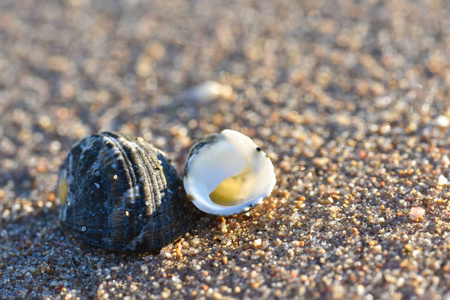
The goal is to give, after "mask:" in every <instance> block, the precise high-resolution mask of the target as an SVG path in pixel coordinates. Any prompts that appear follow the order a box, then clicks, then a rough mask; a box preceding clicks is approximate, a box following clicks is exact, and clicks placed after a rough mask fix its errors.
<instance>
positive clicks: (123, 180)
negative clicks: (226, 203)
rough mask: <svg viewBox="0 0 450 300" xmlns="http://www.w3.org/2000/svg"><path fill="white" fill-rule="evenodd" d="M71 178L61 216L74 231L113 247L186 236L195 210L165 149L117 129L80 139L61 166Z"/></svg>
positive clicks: (144, 246) (139, 246) (145, 246)
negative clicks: (114, 131)
mask: <svg viewBox="0 0 450 300" xmlns="http://www.w3.org/2000/svg"><path fill="white" fill-rule="evenodd" d="M63 179H64V180H65V181H66V183H67V187H68V190H67V197H66V201H65V202H66V203H65V205H63V206H62V208H61V211H60V221H61V223H62V225H63V226H64V227H66V228H67V229H68V230H69V231H70V232H71V233H72V234H73V235H74V236H75V237H77V238H79V239H80V240H82V241H84V242H85V243H87V244H90V245H94V246H97V247H101V248H104V249H108V250H114V251H124V252H143V251H152V250H157V249H159V248H161V247H163V246H164V245H166V244H168V243H170V242H173V241H175V240H177V239H178V238H180V237H181V236H183V235H184V234H185V233H186V232H187V230H189V229H190V228H191V226H192V224H193V223H194V220H195V217H196V210H195V208H194V207H193V205H192V204H191V203H190V201H189V200H187V198H186V195H185V192H184V190H183V187H182V182H181V180H180V179H179V177H178V175H177V173H176V170H175V169H174V168H173V167H172V166H171V164H170V162H169V161H168V160H167V158H166V157H165V155H164V154H163V153H162V152H161V151H159V150H158V149H156V148H155V147H153V146H152V145H151V144H148V143H146V142H145V141H143V140H142V139H134V138H129V137H126V136H123V135H120V134H117V133H113V132H103V133H100V134H96V135H92V136H89V137H87V138H85V139H83V140H81V141H80V142H79V143H77V144H75V145H74V146H73V147H72V149H71V150H70V151H69V153H68V155H67V157H66V159H65V160H64V162H63V165H62V166H61V171H60V179H59V180H60V182H61V180H63Z"/></svg>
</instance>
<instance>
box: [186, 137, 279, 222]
mask: <svg viewBox="0 0 450 300" xmlns="http://www.w3.org/2000/svg"><path fill="white" fill-rule="evenodd" d="M183 182H184V188H185V190H186V193H187V194H188V196H189V197H190V198H191V200H192V202H193V203H194V205H195V206H197V208H198V209H200V210H202V211H204V212H206V213H209V214H214V215H223V216H226V215H232V214H238V213H241V212H245V211H248V210H249V209H251V208H252V207H254V206H255V205H256V204H259V203H261V202H262V201H263V199H264V198H266V197H267V196H269V195H270V193H271V192H272V190H273V188H274V186H275V183H276V179H275V172H274V167H273V165H272V162H271V161H270V159H269V158H268V157H267V156H266V154H265V153H264V152H263V151H262V150H261V149H260V148H259V147H258V146H257V145H256V144H255V143H254V142H253V141H252V140H251V139H250V138H249V137H247V136H245V135H243V134H241V133H239V132H237V131H234V130H229V129H226V130H224V131H222V132H221V133H220V134H217V133H216V134H211V135H208V136H206V137H204V138H203V139H200V140H198V141H196V142H195V143H194V145H193V146H192V148H191V150H190V152H189V155H188V158H187V161H186V166H185V176H184V180H183Z"/></svg>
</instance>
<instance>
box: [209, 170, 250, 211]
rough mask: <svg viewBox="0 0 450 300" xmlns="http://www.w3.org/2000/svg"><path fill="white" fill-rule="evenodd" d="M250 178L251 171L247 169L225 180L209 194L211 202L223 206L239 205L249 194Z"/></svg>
mask: <svg viewBox="0 0 450 300" xmlns="http://www.w3.org/2000/svg"><path fill="white" fill-rule="evenodd" d="M250 176H251V170H250V168H247V169H245V170H244V171H243V172H241V173H240V174H239V175H236V176H233V177H229V178H227V179H225V180H224V181H222V182H221V183H220V184H219V186H217V188H216V189H215V190H214V191H212V193H211V194H209V197H210V198H211V201H212V202H214V203H216V204H219V205H224V206H231V205H236V204H239V203H240V202H241V201H243V200H244V199H245V198H246V197H247V196H248V194H249V187H248V186H249V180H248V179H249V177H250Z"/></svg>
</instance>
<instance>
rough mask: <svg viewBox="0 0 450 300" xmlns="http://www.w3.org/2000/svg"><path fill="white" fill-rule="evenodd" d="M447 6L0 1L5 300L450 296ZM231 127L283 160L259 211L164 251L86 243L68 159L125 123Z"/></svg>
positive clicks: (179, 154)
mask: <svg viewBox="0 0 450 300" xmlns="http://www.w3.org/2000/svg"><path fill="white" fill-rule="evenodd" d="M449 14H450V6H449V4H448V2H446V1H438V0H437V1H425V0H423V1H422V0H421V1H399V0H391V1H376V0H375V1H374V0H362V1H356V0H345V1H287V0H285V1H271V0H262V1H218V0H203V1H163V0H157V1H139V0H129V1H120V2H119V1H104V0H102V1H88V0H70V1H32V0H29V1H28V0H27V1H13V0H6V1H1V2H0V124H1V126H0V216H1V219H0V220H1V221H0V257H1V258H0V298H1V299H92V298H96V299H161V298H162V299H450V288H449V286H450V260H449V259H450V254H449V253H450V206H449V201H450V185H449V181H450V159H449V156H450V127H449V126H450V124H449V123H450V121H449V120H450V94H449V85H450V63H449V54H450V48H449V45H450V22H449V18H448V16H449ZM225 128H231V129H234V130H238V131H240V132H242V133H244V134H246V135H248V136H250V137H252V138H253V139H254V140H255V142H256V143H257V144H258V145H259V146H260V147H261V148H263V149H264V151H266V152H267V153H268V155H269V157H270V158H271V159H272V161H273V163H274V165H275V170H276V175H277V186H276V188H275V190H274V192H273V193H272V195H271V196H270V197H269V198H267V199H266V200H265V202H264V203H263V204H261V205H260V206H258V207H257V208H255V209H254V210H252V211H250V212H248V213H245V214H242V215H237V216H231V217H226V218H222V217H215V216H208V215H202V216H201V218H199V219H198V221H197V223H196V224H195V225H194V227H193V229H192V230H190V231H189V233H188V234H187V235H185V236H184V237H183V238H182V239H181V240H180V241H177V242H174V243H172V244H169V245H167V246H165V247H164V248H162V249H161V251H159V252H156V253H143V254H122V253H114V252H108V251H105V250H102V249H99V248H95V247H91V246H88V245H86V244H83V243H82V242H79V241H77V240H76V239H74V238H73V237H72V236H71V235H70V234H68V233H67V232H66V231H65V230H63V229H62V228H61V227H60V225H59V221H58V205H59V200H58V198H57V197H56V195H55V190H56V183H57V179H58V170H59V167H60V165H61V163H62V160H63V159H64V157H65V155H66V154H67V151H68V150H69V149H70V147H71V146H72V145H73V144H74V143H75V142H76V141H78V140H79V139H81V138H83V137H85V136H87V135H89V134H93V133H96V132H98V131H103V130H113V131H118V132H121V133H123V134H129V135H132V136H141V137H143V138H144V139H145V140H147V141H149V142H151V143H153V144H154V145H155V146H157V147H159V148H160V149H162V150H164V151H165V152H166V153H167V154H168V155H169V156H170V157H171V158H172V160H173V162H174V164H175V165H176V167H177V170H178V171H179V172H180V174H181V173H182V171H183V165H184V160H185V158H186V155H187V153H188V151H189V147H190V145H191V144H192V143H193V141H194V140H195V139H197V138H200V137H202V136H203V135H205V134H207V133H211V132H219V131H220V130H222V129H225Z"/></svg>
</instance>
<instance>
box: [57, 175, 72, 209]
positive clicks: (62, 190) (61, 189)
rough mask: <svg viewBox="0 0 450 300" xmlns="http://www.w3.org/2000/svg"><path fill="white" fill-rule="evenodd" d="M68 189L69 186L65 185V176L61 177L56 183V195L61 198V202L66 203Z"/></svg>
mask: <svg viewBox="0 0 450 300" xmlns="http://www.w3.org/2000/svg"><path fill="white" fill-rule="evenodd" d="M68 191H69V187H68V186H67V181H66V179H65V178H61V179H60V180H59V185H58V197H59V199H60V200H61V203H66V198H67V192H68Z"/></svg>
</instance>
